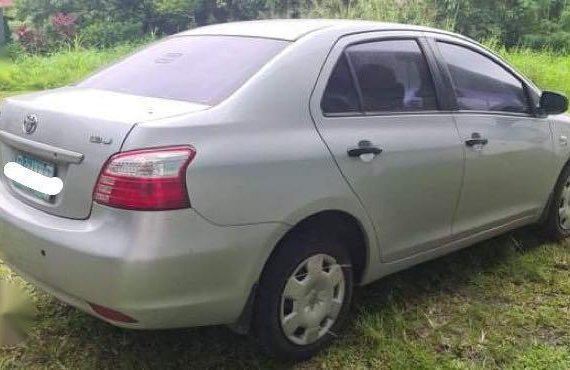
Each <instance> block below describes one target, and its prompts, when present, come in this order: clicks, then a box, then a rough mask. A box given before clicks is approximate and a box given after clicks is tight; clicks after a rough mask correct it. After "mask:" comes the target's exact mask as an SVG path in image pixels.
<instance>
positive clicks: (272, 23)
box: [179, 19, 459, 41]
mask: <svg viewBox="0 0 570 370" xmlns="http://www.w3.org/2000/svg"><path fill="white" fill-rule="evenodd" d="M331 28H334V29H335V30H336V31H338V33H339V35H342V34H344V33H354V32H367V31H383V30H398V31H429V32H438V33H445V34H448V35H453V36H459V35H455V34H452V33H449V32H445V31H441V30H437V29H434V28H428V27H421V26H413V25H405V24H398V23H384V22H371V21H361V20H344V19H270V20H260V21H248V22H232V23H221V24H215V25H211V26H206V27H199V28H195V29H192V30H189V31H186V32H182V33H180V34H179V35H182V36H189V35H227V36H246V37H263V38H271V39H280V40H287V41H295V40H298V39H300V38H301V37H303V36H305V35H307V34H309V33H313V32H316V31H319V30H323V29H331Z"/></svg>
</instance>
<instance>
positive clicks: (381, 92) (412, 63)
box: [346, 40, 437, 112]
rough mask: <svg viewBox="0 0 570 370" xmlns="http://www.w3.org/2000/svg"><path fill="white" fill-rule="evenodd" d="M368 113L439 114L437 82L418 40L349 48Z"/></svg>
mask: <svg viewBox="0 0 570 370" xmlns="http://www.w3.org/2000/svg"><path fill="white" fill-rule="evenodd" d="M346 52H347V55H348V57H349V58H350V62H351V63H352V65H353V68H354V71H355V74H356V77H357V79H358V83H359V86H360V90H361V92H362V106H363V109H364V110H365V111H367V112H409V111H425V110H436V109H437V102H436V95H435V89H434V85H433V80H432V78H431V74H430V72H429V68H428V65H427V62H426V59H425V57H424V55H423V53H422V51H421V49H420V47H419V45H418V43H417V42H416V41H414V40H387V41H379V42H370V43H365V44H359V45H354V46H351V47H349V48H347V51H346Z"/></svg>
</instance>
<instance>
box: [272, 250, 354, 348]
mask: <svg viewBox="0 0 570 370" xmlns="http://www.w3.org/2000/svg"><path fill="white" fill-rule="evenodd" d="M345 284H346V283H345V279H344V272H343V271H342V267H341V266H340V265H339V264H338V263H337V262H336V260H335V259H334V258H333V257H331V256H329V255H326V254H317V255H314V256H311V257H309V258H307V259H306V260H305V261H303V262H302V263H301V264H300V265H299V266H297V268H296V269H295V271H294V272H293V274H292V275H291V276H290V277H289V279H288V280H287V283H286V284H285V288H284V289H283V294H282V296H281V313H280V319H281V328H282V330H283V332H284V333H285V336H286V337H287V339H289V340H290V341H291V342H293V343H295V344H298V345H308V344H311V343H314V342H316V341H318V340H319V339H321V338H322V337H323V336H324V335H326V334H327V333H328V332H329V330H330V328H331V327H332V326H333V325H334V323H335V322H336V319H337V317H338V315H339V313H340V311H341V309H342V305H343V302H344V296H345Z"/></svg>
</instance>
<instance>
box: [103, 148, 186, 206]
mask: <svg viewBox="0 0 570 370" xmlns="http://www.w3.org/2000/svg"><path fill="white" fill-rule="evenodd" d="M195 155H196V150H195V149H194V148H192V147H189V146H176V147H167V148H157V149H143V150H133V151H130V152H124V153H119V154H115V155H114V156H112V157H111V158H110V159H109V160H108V161H107V163H106V164H105V166H104V167H103V170H102V171H101V174H100V175H99V179H98V180H97V184H96V185H95V190H94V191H93V199H94V200H95V202H97V203H100V204H104V205H107V206H110V207H116V208H123V209H133V210H141V211H162V210H169V209H181V208H188V207H190V200H189V199H188V192H187V190H186V169H187V168H188V165H189V164H190V162H191V161H192V159H194V156H195Z"/></svg>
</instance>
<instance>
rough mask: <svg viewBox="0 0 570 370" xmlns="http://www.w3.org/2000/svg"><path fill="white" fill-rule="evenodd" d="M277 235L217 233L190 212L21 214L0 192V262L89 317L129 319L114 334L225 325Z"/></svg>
mask: <svg viewBox="0 0 570 370" xmlns="http://www.w3.org/2000/svg"><path fill="white" fill-rule="evenodd" d="M286 228H287V226H285V225H282V224H269V223H268V224H259V225H248V226H235V227H221V226H216V225H213V224H211V223H210V222H208V221H207V220H205V219H204V218H202V217H201V216H200V215H198V214H197V213H196V212H195V211H193V210H191V209H187V210H179V211H168V212H133V211H123V210H117V209H112V208H107V207H103V206H99V205H94V206H93V211H92V214H91V217H90V218H89V219H87V220H71V219H65V218H61V217H56V216H52V215H49V214H46V213H44V212H43V211H39V210H36V209H34V208H31V207H29V206H27V205H25V204H23V203H21V202H19V201H18V200H16V199H14V198H13V197H12V196H11V195H10V194H9V193H8V192H7V191H6V189H5V188H4V186H3V185H0V259H2V260H3V261H4V262H5V263H7V264H8V265H9V266H11V267H12V268H13V269H14V270H15V271H16V272H17V273H19V274H21V275H22V277H23V278H24V279H27V280H28V281H30V282H31V283H32V284H35V285H37V286H39V287H40V288H42V289H44V290H46V291H47V292H48V293H50V294H52V295H54V296H56V297H57V298H59V299H60V300H63V301H65V302H67V303H69V304H71V305H73V306H76V307H77V308H79V309H82V310H84V311H86V312H88V313H90V314H92V315H95V316H97V314H95V313H94V312H93V310H91V308H90V307H89V305H88V304H87V302H93V303H95V304H98V305H102V306H105V307H109V308H111V309H113V310H116V311H120V312H122V313H124V314H126V315H128V316H130V317H132V318H134V319H136V320H137V321H138V322H137V323H135V324H121V323H116V322H112V324H114V325H118V326H123V327H130V328H140V329H143V328H175V327H189V326H201V325H215V324H229V323H233V322H235V321H236V320H237V318H238V317H239V315H240V314H241V312H242V310H243V308H244V306H245V304H246V301H247V299H248V295H249V293H250V290H251V288H252V286H253V285H254V283H255V282H256V280H257V279H258V277H259V274H260V272H261V270H262V268H263V264H264V262H265V260H266V258H267V257H268V256H269V254H270V252H271V248H272V246H273V245H274V243H275V242H276V241H277V239H278V238H279V236H280V235H283V233H284V232H285V231H286ZM103 319H104V318H103ZM106 321H108V320H106Z"/></svg>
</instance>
